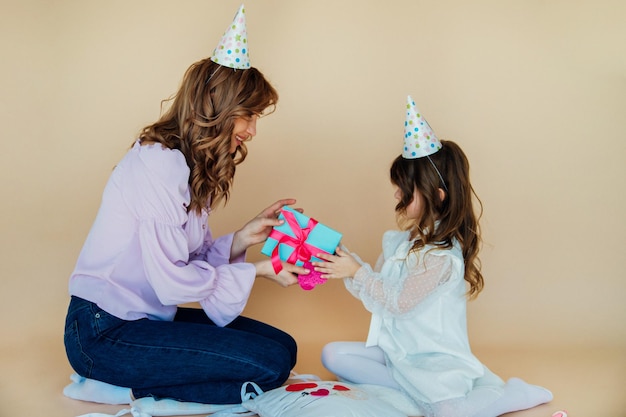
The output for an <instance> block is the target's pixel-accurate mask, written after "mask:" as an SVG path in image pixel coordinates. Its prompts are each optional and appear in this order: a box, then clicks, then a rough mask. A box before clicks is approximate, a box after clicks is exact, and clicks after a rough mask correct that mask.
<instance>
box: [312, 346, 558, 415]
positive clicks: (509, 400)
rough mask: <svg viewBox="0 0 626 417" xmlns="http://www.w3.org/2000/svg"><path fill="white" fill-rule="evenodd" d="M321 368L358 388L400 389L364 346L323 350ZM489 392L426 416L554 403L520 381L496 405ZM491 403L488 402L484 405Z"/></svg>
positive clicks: (380, 358)
mask: <svg viewBox="0 0 626 417" xmlns="http://www.w3.org/2000/svg"><path fill="white" fill-rule="evenodd" d="M322 364H323V365H324V367H325V368H326V369H328V370H329V371H330V372H332V373H333V374H335V375H336V376H337V378H338V379H339V380H341V381H346V382H352V383H356V384H372V385H382V386H385V387H389V388H394V389H400V386H399V385H398V383H397V382H396V381H395V380H394V379H393V377H392V376H391V373H390V370H389V368H388V367H387V366H386V365H385V357H384V353H383V351H382V349H380V348H379V347H377V346H373V347H365V343H363V342H332V343H329V344H327V345H326V346H324V348H323V349H322ZM489 391H491V390H490V389H489V388H487V387H484V388H476V389H474V390H473V391H472V392H470V393H469V394H468V395H467V396H466V397H464V398H458V399H454V400H449V401H448V400H446V401H441V402H439V403H435V404H431V405H430V406H429V407H428V408H429V409H430V410H431V411H430V412H427V415H433V416H446V415H449V414H450V412H451V408H452V409H454V410H455V411H454V413H453V414H452V415H467V416H468V417H497V416H500V415H502V414H505V413H510V412H514V411H519V410H525V409H528V408H532V407H535V406H537V405H539V404H543V403H546V402H549V401H551V400H552V393H551V392H550V391H548V390H547V389H545V388H542V387H539V386H536V385H531V384H528V383H526V382H524V381H523V380H521V379H519V378H511V379H509V380H508V381H507V383H506V384H505V385H504V387H503V389H502V395H501V396H499V398H497V399H496V400H495V401H493V400H492V399H491V398H493V392H489ZM486 400H487V401H488V402H485V401H486Z"/></svg>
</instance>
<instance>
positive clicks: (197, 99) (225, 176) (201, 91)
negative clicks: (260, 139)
mask: <svg viewBox="0 0 626 417" xmlns="http://www.w3.org/2000/svg"><path fill="white" fill-rule="evenodd" d="M165 101H169V102H170V106H169V108H168V109H167V111H166V112H165V113H164V114H163V115H162V116H161V118H160V119H159V120H158V121H157V122H156V123H154V124H152V125H150V126H147V127H145V128H143V130H142V131H141V133H140V135H139V138H140V140H141V141H152V142H158V143H161V144H162V145H163V146H165V147H167V148H170V149H178V150H179V151H181V152H182V154H183V155H184V156H185V159H186V161H187V165H188V166H189V169H190V171H191V173H190V175H189V186H190V192H191V203H190V205H189V210H190V211H191V210H195V211H196V212H198V213H199V212H200V211H201V210H202V208H204V207H206V206H207V204H208V203H209V201H210V205H211V206H212V207H213V206H215V205H217V204H218V203H219V202H220V201H221V200H224V202H226V201H228V197H229V192H230V186H231V185H232V181H233V177H234V175H235V166H236V165H238V164H240V163H241V162H243V161H244V159H245V158H246V155H247V153H248V151H247V148H246V146H245V144H241V146H240V147H239V148H238V150H237V152H235V154H234V155H231V154H230V146H231V135H232V132H233V128H234V122H235V119H236V118H238V117H250V116H253V115H262V114H263V112H265V111H266V110H268V109H269V112H270V113H271V112H272V111H273V110H274V108H275V106H276V103H277V102H278V93H277V92H276V90H275V89H274V88H273V87H272V85H271V84H270V83H269V82H268V81H267V80H266V79H265V77H264V76H263V74H261V72H260V71H259V70H257V69H256V68H249V69H245V70H235V69H232V68H228V67H223V66H220V65H218V64H216V63H214V62H213V61H211V60H210V59H208V58H207V59H203V60H201V61H199V62H196V63H195V64H193V65H191V66H190V67H189V69H187V71H186V73H185V76H184V77H183V81H182V83H181V86H180V88H179V90H178V92H177V93H176V94H175V95H174V96H173V97H171V98H170V99H168V100H165Z"/></svg>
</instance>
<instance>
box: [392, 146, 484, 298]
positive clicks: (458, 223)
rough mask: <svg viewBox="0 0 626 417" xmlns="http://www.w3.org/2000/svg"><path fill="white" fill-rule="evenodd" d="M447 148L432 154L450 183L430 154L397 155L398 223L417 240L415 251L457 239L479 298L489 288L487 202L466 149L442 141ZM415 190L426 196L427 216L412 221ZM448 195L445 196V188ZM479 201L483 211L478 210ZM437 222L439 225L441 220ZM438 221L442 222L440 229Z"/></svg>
mask: <svg viewBox="0 0 626 417" xmlns="http://www.w3.org/2000/svg"><path fill="white" fill-rule="evenodd" d="M441 144H442V148H441V149H440V150H439V151H437V152H436V153H434V154H432V155H430V159H431V161H432V163H433V164H434V165H435V166H436V167H437V169H439V172H440V173H441V176H442V177H443V181H444V182H445V185H444V184H442V183H441V179H440V178H439V175H438V174H437V171H436V170H435V168H434V167H433V165H432V164H431V162H430V161H429V160H428V158H426V157H422V158H416V159H405V158H403V157H402V155H400V156H398V157H397V158H396V159H395V160H394V161H393V164H392V165H391V169H390V177H391V182H392V183H393V184H394V185H396V186H397V187H398V188H399V189H400V193H401V195H402V197H401V200H400V201H399V202H398V204H397V205H396V214H397V216H398V220H399V223H400V224H401V226H402V227H403V228H404V229H405V230H409V231H410V234H411V239H415V238H417V239H416V241H415V244H414V245H413V248H412V250H419V249H421V248H423V247H424V246H426V245H429V244H432V245H434V246H437V247H441V248H450V247H452V245H453V240H454V239H456V240H457V241H458V242H459V244H460V245H461V249H462V251H463V258H464V260H465V280H466V281H467V282H468V283H469V284H470V287H469V290H468V296H469V298H470V299H471V298H475V297H476V296H477V295H478V293H480V291H482V289H483V286H484V281H483V275H482V272H481V263H480V259H479V258H478V252H479V250H480V245H481V235H480V227H479V220H480V217H481V216H482V202H481V201H480V199H479V198H478V196H477V195H476V193H475V192H474V188H473V187H472V184H471V183H470V177H469V162H468V160H467V157H466V156H465V153H464V152H463V150H461V148H460V147H459V146H458V145H457V144H456V143H454V142H452V141H447V140H442V141H441ZM415 190H417V191H419V192H420V193H421V195H422V196H423V207H422V216H421V218H419V219H409V218H407V216H406V211H407V207H408V206H409V204H411V201H413V198H414V197H416V196H415ZM440 190H443V191H444V192H445V197H444V199H443V200H442V199H441V197H440V196H441V191H440ZM474 198H475V199H476V201H477V203H478V206H479V212H478V214H477V213H475V211H474V206H473V199H474ZM436 222H437V223H436ZM435 224H436V225H437V226H436V227H435Z"/></svg>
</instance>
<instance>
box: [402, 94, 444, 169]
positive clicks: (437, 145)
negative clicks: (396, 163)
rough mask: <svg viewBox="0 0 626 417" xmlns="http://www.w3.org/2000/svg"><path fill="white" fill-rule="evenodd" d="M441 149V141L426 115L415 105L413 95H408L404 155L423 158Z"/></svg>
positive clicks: (408, 157) (405, 156)
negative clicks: (425, 117)
mask: <svg viewBox="0 0 626 417" xmlns="http://www.w3.org/2000/svg"><path fill="white" fill-rule="evenodd" d="M439 149H441V142H439V139H437V136H435V133H434V132H433V130H432V129H431V127H430V125H429V124H428V122H427V121H426V119H424V116H422V114H421V113H420V112H419V110H418V109H417V108H416V107H415V102H414V101H413V99H412V98H411V96H408V97H407V103H406V121H405V122H404V149H403V150H402V157H404V158H405V159H415V158H423V157H424V156H428V155H432V154H434V153H435V152H437V151H438V150H439Z"/></svg>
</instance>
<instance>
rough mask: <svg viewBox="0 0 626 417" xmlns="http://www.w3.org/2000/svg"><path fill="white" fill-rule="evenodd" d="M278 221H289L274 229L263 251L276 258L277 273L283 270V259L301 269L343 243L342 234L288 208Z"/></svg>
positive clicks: (283, 209)
mask: <svg viewBox="0 0 626 417" xmlns="http://www.w3.org/2000/svg"><path fill="white" fill-rule="evenodd" d="M278 218H279V219H281V220H284V221H285V222H284V223H283V224H281V225H280V226H275V227H274V228H273V229H272V231H271V232H270V234H269V237H268V238H267V240H266V241H265V244H264V245H263V248H262V249H261V253H262V254H264V255H267V256H269V257H271V258H272V265H273V266H274V271H276V273H278V272H280V270H281V269H282V265H281V264H280V261H281V260H282V261H286V262H288V263H290V264H294V265H299V266H301V265H303V264H304V263H305V262H306V263H308V262H312V261H321V259H319V258H317V257H315V255H317V254H318V253H322V252H326V253H330V254H334V253H335V249H336V248H337V246H338V245H339V242H340V241H341V237H342V235H341V233H339V232H337V231H335V230H333V229H331V228H330V227H328V226H326V225H324V224H322V223H319V222H318V221H317V220H315V219H313V218H310V217H307V216H305V215H304V214H302V213H300V212H298V211H296V210H294V209H292V208H290V207H287V206H284V207H283V208H282V209H281V210H280V214H279V215H278Z"/></svg>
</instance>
